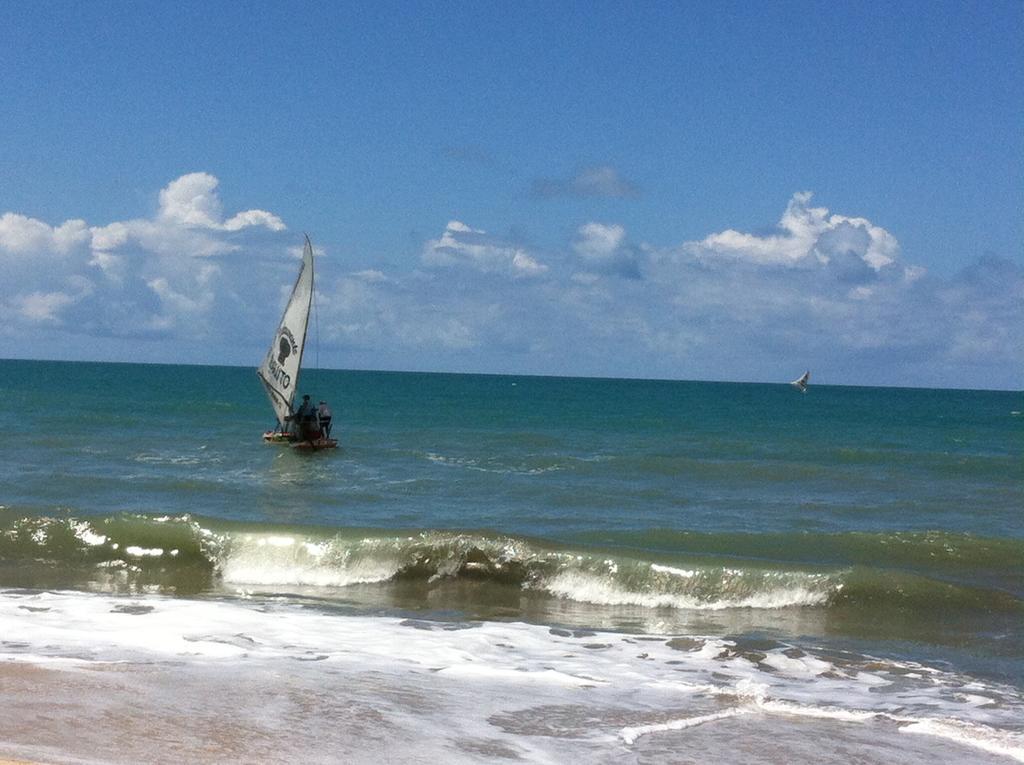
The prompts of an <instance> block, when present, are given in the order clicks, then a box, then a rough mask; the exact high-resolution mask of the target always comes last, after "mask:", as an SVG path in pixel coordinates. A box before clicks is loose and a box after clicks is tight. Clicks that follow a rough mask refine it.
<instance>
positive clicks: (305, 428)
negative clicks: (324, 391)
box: [292, 395, 317, 441]
mask: <svg viewBox="0 0 1024 765" xmlns="http://www.w3.org/2000/svg"><path fill="white" fill-rule="evenodd" d="M292 421H293V422H294V423H295V426H296V428H297V429H298V433H299V439H300V440H302V441H312V440H313V439H314V438H316V436H317V427H316V409H314V408H313V404H312V402H311V401H310V400H309V396H308V395H306V396H303V397H302V405H301V406H300V407H299V408H298V409H297V410H296V412H295V414H293V415H292Z"/></svg>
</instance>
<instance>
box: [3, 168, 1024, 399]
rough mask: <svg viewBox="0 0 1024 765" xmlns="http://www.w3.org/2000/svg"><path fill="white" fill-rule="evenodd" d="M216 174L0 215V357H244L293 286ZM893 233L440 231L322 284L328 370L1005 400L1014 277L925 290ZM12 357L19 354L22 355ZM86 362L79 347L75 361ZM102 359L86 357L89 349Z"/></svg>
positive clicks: (797, 200)
mask: <svg viewBox="0 0 1024 765" xmlns="http://www.w3.org/2000/svg"><path fill="white" fill-rule="evenodd" d="M217 186H218V180H217V179H216V178H215V177H214V176H212V175H209V174H207V173H191V174H188V175H184V176H182V177H181V178H178V179H176V180H174V181H172V182H171V183H169V184H168V185H167V186H166V187H165V188H164V189H162V190H161V191H160V192H159V194H158V196H157V199H158V207H157V211H156V213H155V214H154V215H153V217H151V218H138V219H131V220H125V221H113V222H108V223H105V224H101V225H90V224H89V223H87V222H86V221H84V220H79V219H72V220H68V221H65V222H63V223H61V224H58V225H50V224H48V223H46V222H44V221H40V220H36V219H33V218H30V217H27V216H25V215H22V214H20V213H16V212H7V213H5V214H3V215H2V216H0V268H2V269H3V274H4V277H5V278H4V280H3V283H2V285H0V356H26V355H27V356H33V355H35V356H37V357H48V356H54V355H56V356H57V357H61V356H63V357H71V358H88V357H89V354H90V353H92V354H93V357H95V356H96V355H97V354H99V357H100V358H111V359H114V358H119V359H120V360H134V359H139V358H140V354H141V353H142V351H141V350H140V349H141V348H143V347H145V348H146V349H147V350H146V352H145V356H144V360H150V361H154V360H164V361H168V362H182V361H185V362H200V363H212V362H216V361H218V360H221V361H227V362H228V363H242V364H245V363H252V364H255V363H256V362H257V361H258V358H259V355H260V354H261V353H262V346H263V344H264V341H265V340H266V339H267V338H268V337H269V334H270V333H271V331H272V327H273V325H274V323H275V322H276V321H277V318H278V316H279V311H280V306H281V305H282V304H283V300H284V299H285V295H286V293H287V291H288V289H290V286H291V284H292V281H293V279H294V269H295V261H294V260H293V259H292V257H291V256H290V254H289V252H290V250H291V249H293V248H294V246H295V242H294V241H292V240H291V239H292V238H293V237H292V238H290V237H285V236H283V235H282V232H284V231H286V228H285V224H284V222H283V221H282V220H281V219H280V218H279V217H278V216H277V215H274V214H273V213H271V212H267V211H263V210H256V209H254V210H246V211H241V212H237V213H234V214H231V215H225V213H224V211H223V205H222V203H221V201H220V198H219V196H218V195H217ZM904 257H905V256H904V253H902V252H901V250H900V246H899V243H898V241H897V239H896V237H895V236H894V235H893V234H892V233H890V232H889V231H887V230H885V229H884V228H883V227H881V226H878V225H877V224H875V223H872V222H871V221H868V220H866V219H864V218H861V217H856V216H847V215H841V214H833V213H831V212H829V210H827V209H826V208H824V207H816V206H812V204H811V195H810V194H809V193H806V192H802V193H797V194H794V195H793V197H792V198H791V199H790V200H789V202H788V204H787V205H786V207H785V210H784V211H783V213H782V215H781V217H780V219H779V221H778V224H777V226H776V227H775V229H774V230H772V231H770V232H768V233H744V232H741V231H738V230H734V229H727V230H724V231H721V232H715V233H710V234H708V235H707V236H705V237H704V238H702V239H700V240H696V241H685V242H681V243H680V244H678V245H676V246H673V247H654V246H652V245H650V244H647V243H645V242H644V241H643V239H642V237H641V236H636V235H633V234H631V233H630V232H629V231H627V229H626V227H625V226H623V225H622V224H620V223H615V222H609V221H604V222H600V221H594V220H590V221H583V222H580V223H578V224H576V226H575V233H574V235H573V236H572V237H571V238H570V239H569V240H568V241H565V242H563V243H562V244H561V245H560V246H556V247H552V248H549V249H546V250H544V251H540V250H538V249H537V248H535V247H531V246H529V245H526V244H523V243H520V242H513V241H509V240H506V239H502V238H501V237H496V236H493V235H491V234H488V233H487V232H486V231H484V230H482V229H478V228H473V227H472V225H471V224H469V223H464V222H461V221H457V220H453V221H451V222H449V223H448V224H447V225H446V226H445V227H444V229H443V231H441V233H440V234H439V235H438V236H436V237H435V238H429V239H427V241H425V242H424V244H423V247H422V249H421V251H420V254H419V258H418V260H417V261H416V262H410V263H408V264H407V266H406V267H405V268H391V269H381V268H380V267H379V266H378V265H376V264H374V263H371V262H367V261H364V260H360V259H359V258H358V257H346V258H345V259H344V260H342V259H340V258H339V259H331V260H330V261H329V267H321V268H320V269H319V271H318V274H319V277H320V278H319V283H318V292H319V296H318V309H319V322H318V326H319V338H320V344H321V358H322V361H323V362H324V363H325V365H326V366H338V367H342V368H346V367H354V368H359V367H361V368H388V369H424V370H437V371H444V370H451V371H492V372H509V373H515V372H519V373H526V374H580V375H608V376H639V377H669V378H683V379H734V380H736V379H738V380H772V379H775V380H786V379H790V377H791V376H793V375H795V374H796V373H798V372H800V371H803V369H804V368H806V367H810V368H812V370H814V371H815V373H816V374H815V377H816V379H817V380H819V381H822V382H836V383H864V384H900V385H942V386H954V387H1006V388H1020V387H1021V370H1022V368H1024V363H1022V362H1024V358H1022V354H1024V316H1022V314H1024V308H1022V306H1024V273H1022V269H1021V268H1020V267H1019V266H1018V265H1016V264H1014V263H1013V262H1011V261H1008V260H1003V259H1000V258H995V257H985V258H980V259H976V260H973V261H972V262H971V263H970V264H969V265H968V266H967V267H966V268H965V269H964V270H963V271H962V272H960V273H959V274H957V275H955V276H953V277H952V278H948V279H942V278H938V277H935V276H933V275H931V274H929V273H928V272H927V271H926V270H925V269H923V268H920V267H918V266H916V265H914V264H912V263H905V262H904ZM26 346H27V349H26ZM90 349H92V350H90ZM96 349H100V350H96Z"/></svg>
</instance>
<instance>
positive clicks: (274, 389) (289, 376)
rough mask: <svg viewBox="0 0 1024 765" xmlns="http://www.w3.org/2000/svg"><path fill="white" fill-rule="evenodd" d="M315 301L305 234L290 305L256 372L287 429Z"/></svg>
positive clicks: (309, 254) (278, 416)
mask: <svg viewBox="0 0 1024 765" xmlns="http://www.w3.org/2000/svg"><path fill="white" fill-rule="evenodd" d="M312 303H313V245H312V243H311V242H310V241H309V237H308V236H307V237H306V246H305V248H304V249H303V251H302V267H301V268H300V269H299V276H298V278H297V279H296V280H295V286H294V287H293V288H292V294H291V297H289V298H288V305H287V306H285V309H284V315H283V316H282V317H281V323H280V324H279V325H278V327H277V332H275V333H274V340H273V342H272V343H271V344H270V349H269V350H268V351H267V355H266V357H265V358H264V359H263V363H262V364H260V367H259V369H258V370H257V371H256V374H257V375H259V378H260V380H261V381H262V382H263V387H264V388H265V389H266V391H267V395H268V396H269V397H270V404H271V406H273V407H274V414H276V415H277V422H278V425H279V426H280V428H281V429H282V430H284V429H285V427H286V423H287V419H286V418H288V417H289V416H290V415H291V414H292V411H293V410H292V402H293V401H294V399H295V391H296V389H297V388H298V384H299V370H300V368H301V366H302V351H303V347H304V346H305V344H306V328H307V326H308V325H309V311H310V307H311V306H312Z"/></svg>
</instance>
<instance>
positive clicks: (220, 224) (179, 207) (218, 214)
mask: <svg viewBox="0 0 1024 765" xmlns="http://www.w3.org/2000/svg"><path fill="white" fill-rule="evenodd" d="M219 184H220V181H219V180H217V178H215V177H214V176H212V175H210V174H209V173H189V174H187V175H183V176H181V177H180V178H178V179H177V180H174V181H171V183H169V184H167V187H166V188H164V189H163V190H162V191H161V192H160V212H159V214H158V218H159V220H161V221H169V222H174V223H177V224H180V225H183V226H190V227H195V228H205V229H212V230H220V231H239V230H241V229H243V228H248V227H249V226H265V227H266V228H269V229H270V230H271V231H283V230H284V228H285V225H284V223H283V222H282V221H281V219H280V218H278V217H277V216H276V215H274V214H272V213H269V212H265V211H264V210H246V211H245V212H240V213H238V214H237V215H235V216H233V217H232V218H231V219H230V220H228V221H227V222H224V220H223V205H222V204H221V201H220V197H218V196H217V186H218V185H219Z"/></svg>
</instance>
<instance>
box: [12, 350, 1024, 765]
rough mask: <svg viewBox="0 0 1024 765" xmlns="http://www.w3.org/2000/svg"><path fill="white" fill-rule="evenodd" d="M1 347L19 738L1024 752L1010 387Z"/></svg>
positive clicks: (877, 759)
mask: <svg viewBox="0 0 1024 765" xmlns="http://www.w3.org/2000/svg"><path fill="white" fill-rule="evenodd" d="M300 388H301V390H300V392H308V393H309V394H310V395H311V396H312V397H313V399H314V400H319V399H321V398H323V399H326V400H327V401H328V402H329V403H330V404H331V406H332V408H333V410H334V415H335V416H334V422H335V426H334V436H335V437H337V438H338V439H339V440H340V443H341V448H339V449H337V450H325V451H321V452H316V453H300V452H297V451H295V450H292V449H290V448H288V447H287V446H282V445H271V444H265V443H263V441H262V440H261V437H260V436H261V433H262V432H263V431H264V430H266V429H269V428H270V427H272V426H273V424H274V422H273V416H272V414H271V409H270V406H269V404H268V402H267V400H266V398H265V396H264V393H263V390H262V387H261V385H260V383H259V381H258V380H257V379H256V376H255V371H254V369H242V368H227V367H199V366H161V365H133V364H91V363H64V362H35V361H4V362H2V366H0V400H2V401H3V404H2V406H0V432H2V433H3V434H4V436H5V437H4V438H3V439H2V440H0V720H2V722H0V758H2V757H11V758H17V759H25V760H31V761H35V762H45V763H137V762H151V763H172V762H173V763H178V762H183V761H189V762H266V763H285V762H288V763H291V762H304V763H306V762H308V763H334V762H345V763H371V762H372V763H378V762H389V763H437V762H445V763H480V762H527V763H566V762H586V763H711V764H715V763H736V762H743V763H793V762H808V763H810V762H813V763H826V764H830V763H836V764H838V763H844V765H845V764H846V763H850V762H858V763H891V762H896V761H899V762H905V763H922V764H923V763H959V762H964V761H968V760H970V761H972V762H975V763H1006V762H1013V761H1017V762H1024V513H1022V512H1021V510H1022V508H1024V460H1022V456H1024V415H1022V414H1021V412H1022V410H1024V396H1022V394H1021V393H1019V392H994V391H963V390H919V389H891V388H858V387H844V386H831V385H816V384H814V379H813V378H812V384H811V387H810V388H809V390H808V391H807V393H805V394H801V393H800V392H799V391H798V390H796V389H795V388H793V387H791V386H789V385H785V384H780V385H767V384H736V383H711V382H673V381H652V380H609V379H576V378H543V377H516V376H499V375H449V374H413V373H385V372H355V371H329V370H307V371H305V372H304V373H303V378H302V380H301V383H300Z"/></svg>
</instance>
